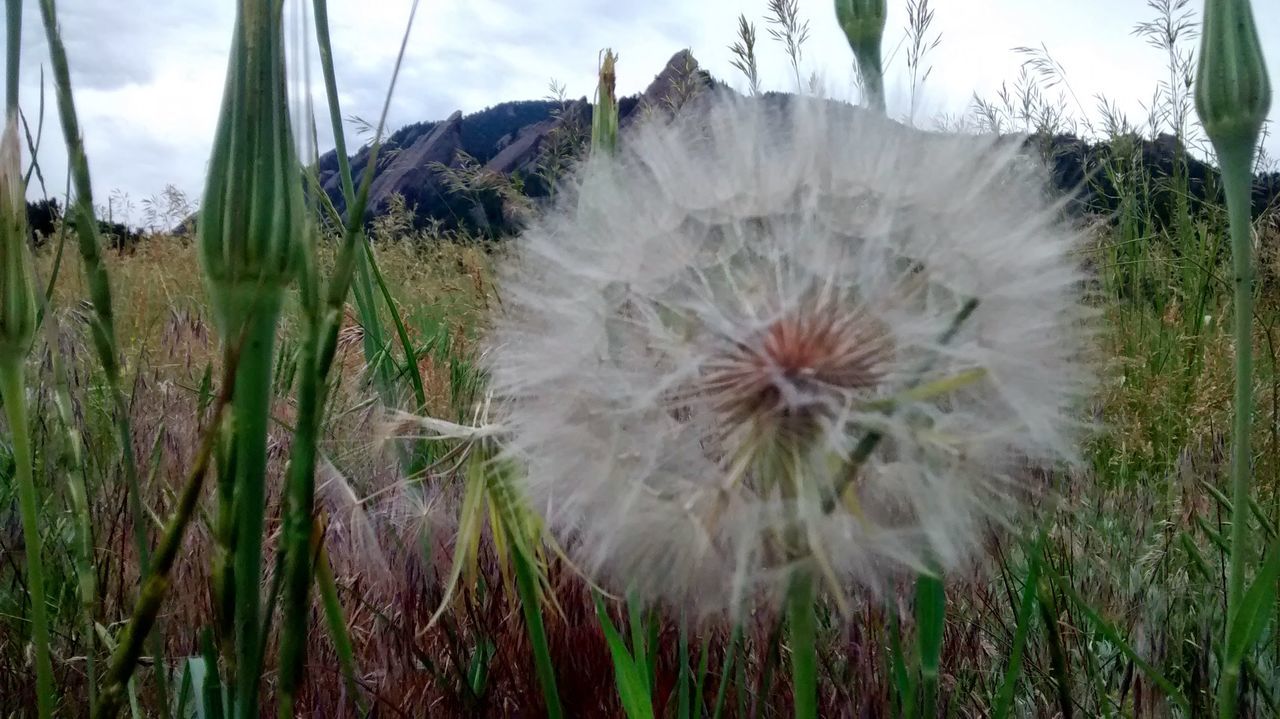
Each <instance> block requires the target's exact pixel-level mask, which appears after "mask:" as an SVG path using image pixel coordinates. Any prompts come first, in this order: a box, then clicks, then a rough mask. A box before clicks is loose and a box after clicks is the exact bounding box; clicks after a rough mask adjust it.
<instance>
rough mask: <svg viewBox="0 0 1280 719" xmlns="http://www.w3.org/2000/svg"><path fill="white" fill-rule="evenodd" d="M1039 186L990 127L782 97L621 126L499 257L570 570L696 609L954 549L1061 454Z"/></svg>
mask: <svg viewBox="0 0 1280 719" xmlns="http://www.w3.org/2000/svg"><path fill="white" fill-rule="evenodd" d="M1044 187H1045V183H1044V179H1043V176H1042V174H1041V171H1040V168H1039V167H1038V165H1037V164H1036V163H1034V162H1032V161H1031V160H1029V159H1028V158H1026V157H1025V155H1024V154H1023V152H1022V150H1021V148H1020V146H1019V144H1018V143H1013V142H1007V141H1005V142H1001V141H998V140H996V139H993V138H979V137H967V136H948V135H937V134H929V133H922V132H917V131H914V130H908V129H906V128H903V127H901V126H899V125H896V124H895V123H892V122H889V121H887V120H884V119H882V118H876V117H874V116H870V115H868V114H866V113H863V112H861V111H858V110H856V109H855V108H851V107H848V106H845V105H842V104H839V103H834V102H828V101H822V100H816V99H811V98H800V99H796V98H792V99H789V100H786V101H782V100H780V99H777V98H773V99H768V100H732V99H726V100H719V101H715V102H711V103H708V104H707V106H706V107H705V108H704V109H703V110H702V111H700V112H698V113H689V114H686V115H684V116H681V117H679V118H677V119H676V120H674V121H652V122H648V123H644V124H642V125H639V126H637V127H635V128H633V129H632V132H630V134H629V135H627V136H626V137H625V138H624V142H623V143H622V147H621V149H620V151H619V153H618V154H617V156H615V157H603V158H593V159H592V160H591V161H589V162H588V163H587V164H586V165H585V166H584V167H583V168H581V169H580V171H579V172H578V174H577V175H576V177H575V178H574V179H573V181H572V182H571V183H570V184H569V186H568V187H566V188H565V189H564V190H563V191H561V192H560V193H559V195H558V197H559V199H558V202H557V205H556V207H555V208H554V209H553V210H552V211H550V212H549V213H548V214H547V215H546V216H545V217H544V218H542V219H541V220H539V221H538V222H537V223H535V224H534V225H533V226H532V227H531V228H530V229H529V230H527V231H526V232H525V233H524V235H522V237H521V238H520V239H519V240H518V241H517V242H516V245H515V247H514V248H513V249H512V251H511V253H510V256H509V257H507V258H506V260H505V262H504V264H503V267H502V269H501V270H500V272H501V276H500V281H501V287H502V295H503V305H504V311H503V312H502V314H501V316H500V317H499V318H498V320H497V321H496V326H495V328H494V331H493V334H492V336H491V338H490V343H491V344H490V347H489V348H488V351H487V353H486V357H487V360H486V361H487V365H488V369H489V371H490V375H491V388H492V390H493V393H494V396H495V397H496V398H497V400H498V401H499V403H500V407H501V409H500V410H499V413H498V414H499V416H500V423H501V425H502V426H503V427H504V429H505V430H506V432H507V433H508V435H509V436H508V442H507V445H508V452H509V453H510V455H511V456H512V457H513V458H515V459H516V460H518V461H519V462H520V463H521V464H522V466H523V468H524V470H525V476H524V479H523V481H522V486H523V487H524V489H525V491H526V494H527V495H528V497H529V498H530V500H531V501H532V502H534V504H535V506H536V507H537V508H538V509H539V510H540V511H541V512H542V513H543V515H544V516H545V517H546V519H547V526H548V527H549V528H550V529H551V531H553V532H555V533H556V535H557V537H558V538H559V540H560V541H561V542H562V543H563V544H564V545H565V546H566V547H567V548H568V549H569V550H570V551H571V552H572V553H573V554H574V556H575V557H576V558H578V559H580V560H581V563H582V565H583V566H585V567H586V568H587V569H588V570H589V571H591V572H593V573H594V575H595V576H596V577H597V578H598V579H599V580H600V581H604V582H609V583H611V584H612V585H613V588H615V589H618V590H619V591H631V592H634V593H636V594H638V595H639V596H642V597H645V598H649V599H653V600H665V601H669V602H672V603H677V604H679V605H681V606H685V607H691V608H696V609H701V610H704V611H720V610H725V609H736V608H739V607H741V605H742V604H743V603H744V602H748V601H750V602H756V601H762V602H771V601H775V600H777V599H778V598H779V597H780V596H781V593H782V592H783V591H784V590H785V586H786V581H787V577H788V576H789V575H790V573H791V572H792V571H794V569H796V568H797V567H804V568H806V569H807V570H808V571H812V572H814V573H815V574H816V575H818V576H821V577H822V578H823V579H824V582H823V584H824V586H825V587H826V588H827V589H828V590H829V591H831V592H832V593H834V594H837V595H838V594H840V593H843V592H848V591H853V590H855V589H856V588H858V587H863V588H870V589H872V590H875V589H879V588H883V587H884V586H886V584H887V583H888V582H890V581H892V579H893V578H894V577H896V576H898V575H899V574H900V573H902V572H904V571H920V570H923V569H926V568H929V569H941V570H947V569H950V568H953V567H955V566H957V565H958V564H960V563H962V562H964V561H966V560H967V559H968V558H969V557H971V556H972V554H973V551H974V549H975V548H976V547H977V546H978V545H979V544H980V542H981V541H982V538H983V535H984V532H985V531H986V528H987V527H988V526H989V525H990V524H991V522H993V521H995V522H1000V521H1004V520H1006V519H1008V518H1009V517H1011V516H1012V515H1013V512H1014V511H1015V510H1016V509H1017V507H1018V505H1019V501H1018V500H1019V498H1020V497H1021V496H1023V495H1025V494H1026V492H1027V490H1028V489H1029V488H1030V485H1031V479H1030V478H1031V477H1032V471H1031V470H1032V469H1033V468H1036V467H1044V466H1049V465H1052V464H1054V463H1067V464H1070V463H1072V462H1074V461H1075V460H1076V454H1075V452H1074V447H1075V446H1076V444H1077V441H1078V438H1079V434H1080V429H1081V424H1080V423H1079V421H1078V412H1077V409H1078V408H1079V406H1080V404H1081V400H1082V399H1083V397H1084V396H1085V393H1086V391H1087V390H1088V387H1089V378H1090V373H1089V369H1088V365H1087V363H1085V362H1084V361H1083V357H1084V347H1086V346H1087V340H1088V326H1089V322H1088V311H1087V310H1086V309H1085V305H1084V302H1083V298H1082V292H1083V290H1082V287H1083V282H1082V280H1083V277H1082V274H1081V271H1080V269H1079V266H1078V263H1077V262H1076V261H1075V259H1074V258H1073V256H1072V252H1073V250H1074V249H1075V247H1076V246H1077V241H1078V235H1077V233H1076V232H1075V231H1073V230H1072V229H1071V228H1069V227H1068V226H1066V225H1065V224H1063V223H1062V222H1061V221H1060V219H1059V216H1058V213H1057V211H1056V208H1055V207H1054V206H1053V205H1052V204H1051V202H1050V201H1049V200H1048V199H1047V198H1046V195H1045V193H1044ZM872 437H873V438H874V439H869V438H872ZM868 443H870V446H869V447H868V446H867V445H868Z"/></svg>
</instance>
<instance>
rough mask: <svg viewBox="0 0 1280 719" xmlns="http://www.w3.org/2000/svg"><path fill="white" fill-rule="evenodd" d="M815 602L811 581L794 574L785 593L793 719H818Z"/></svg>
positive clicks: (801, 572) (808, 578) (805, 576)
mask: <svg viewBox="0 0 1280 719" xmlns="http://www.w3.org/2000/svg"><path fill="white" fill-rule="evenodd" d="M814 601H815V597H814V591H813V577H811V576H809V573H808V572H807V571H805V570H803V569H802V570H800V571H798V572H797V573H796V576H795V578H794V579H793V580H792V583H791V588H790V590H789V591H788V592H787V621H788V623H789V625H790V630H791V676H792V680H793V681H792V683H793V687H792V692H793V694H794V696H795V716H796V719H817V716H818V648H817V645H816V643H815V636H816V634H817V622H818V619H817V613H816V612H815V608H814Z"/></svg>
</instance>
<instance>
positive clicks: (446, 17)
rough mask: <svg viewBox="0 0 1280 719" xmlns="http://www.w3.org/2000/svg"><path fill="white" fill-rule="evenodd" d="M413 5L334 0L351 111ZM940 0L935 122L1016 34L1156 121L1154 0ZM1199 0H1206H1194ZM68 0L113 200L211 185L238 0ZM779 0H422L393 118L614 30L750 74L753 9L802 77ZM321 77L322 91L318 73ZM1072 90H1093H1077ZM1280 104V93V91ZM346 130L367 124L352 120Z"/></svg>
mask: <svg viewBox="0 0 1280 719" xmlns="http://www.w3.org/2000/svg"><path fill="white" fill-rule="evenodd" d="M288 2H289V3H290V4H291V5H293V6H300V5H306V6H310V2H305V3H299V1H298V0H288ZM410 5H411V0H329V6H330V20H331V27H332V36H333V42H334V45H335V54H336V62H337V72H338V83H339V87H340V91H341V100H342V103H343V112H344V114H345V115H348V116H351V115H354V116H360V117H364V118H368V119H370V120H374V119H376V117H377V115H378V113H379V111H380V108H381V104H382V99H383V97H384V94H385V92H386V87H387V82H388V80H389V78H390V76H391V70H392V66H393V64H394V61H395V55H396V51H397V50H398V47H399V43H400V39H401V36H402V34H403V31H404V27H405V23H406V20H407V19H408V16H409V9H410ZM798 5H799V10H800V15H801V17H802V19H803V20H806V21H808V23H809V26H810V39H809V41H808V42H807V43H806V44H805V45H804V47H803V59H802V72H803V73H804V74H805V75H806V76H808V75H809V74H810V73H815V72H816V73H818V74H819V75H820V76H821V77H822V78H823V82H824V85H825V86H826V89H827V91H828V92H829V93H831V94H834V95H837V96H845V97H854V96H855V95H854V90H853V89H852V88H853V83H852V78H853V72H852V66H851V56H850V53H849V50H848V47H847V45H846V44H845V42H844V39H843V36H842V35H841V34H840V32H839V30H838V28H837V27H836V25H835V21H834V10H833V6H832V3H831V0H798ZM889 5H890V8H891V11H890V17H889V23H888V25H889V26H888V29H887V31H886V41H885V54H886V56H891V59H890V64H889V67H888V68H887V74H888V75H889V78H888V81H887V84H888V92H889V94H890V103H891V110H895V109H896V112H897V113H898V114H905V113H906V112H907V111H908V107H909V104H910V103H909V100H908V97H909V94H908V92H907V89H908V87H909V82H908V81H907V79H906V78H907V74H906V62H905V47H899V45H900V41H901V40H902V38H903V36H904V32H905V26H906V23H907V18H906V0H890V2H889ZM930 5H931V6H932V8H933V11H934V19H933V33H932V34H940V35H941V42H940V44H939V45H938V46H937V48H936V49H934V50H933V51H932V52H931V53H930V54H929V55H928V56H927V57H926V60H925V64H926V65H931V66H932V68H933V71H932V74H931V75H930V77H929V79H928V82H927V84H926V85H925V86H924V92H923V99H922V101H920V103H919V106H920V109H919V110H918V111H917V121H918V122H919V123H920V124H930V123H931V122H932V119H933V118H934V117H936V116H939V115H941V114H944V113H946V114H951V115H956V114H959V113H963V112H965V111H966V110H967V108H968V106H969V104H970V100H971V98H972V97H973V95H974V93H975V92H976V93H978V94H979V95H981V96H984V97H993V96H994V94H995V91H996V90H997V89H998V88H999V86H1000V84H1001V82H1002V81H1007V82H1009V83H1011V84H1012V82H1013V81H1014V80H1015V79H1016V78H1017V76H1018V70H1019V67H1020V64H1021V62H1022V60H1023V58H1022V57H1021V56H1019V55H1018V54H1017V53H1015V52H1013V51H1012V49H1013V48H1014V47H1017V46H1039V45H1041V44H1043V45H1044V46H1045V47H1046V48H1047V49H1048V51H1049V52H1050V53H1051V54H1052V56H1053V57H1054V59H1055V60H1057V61H1058V63H1059V64H1060V65H1061V66H1062V67H1063V69H1064V70H1065V73H1066V77H1067V80H1068V81H1069V83H1070V90H1071V91H1072V94H1073V96H1074V97H1075V98H1078V99H1079V105H1080V106H1083V108H1084V110H1086V111H1088V112H1091V113H1092V112H1093V110H1094V107H1095V106H1096V100H1095V97H1096V96H1097V95H1099V94H1101V95H1105V96H1106V97H1107V98H1110V99H1112V100H1114V101H1115V103H1116V104H1117V105H1118V106H1119V107H1120V108H1121V109H1122V110H1123V111H1124V112H1125V113H1127V115H1128V116H1129V118H1130V120H1132V121H1134V122H1135V123H1145V122H1146V118H1147V115H1148V113H1147V111H1146V110H1145V109H1144V105H1149V104H1150V100H1151V97H1152V95H1153V93H1154V92H1155V91H1156V89H1157V86H1158V84H1159V83H1160V82H1161V81H1162V80H1164V79H1167V77H1168V73H1167V71H1166V69H1165V67H1166V65H1165V60H1166V58H1165V55H1164V53H1163V51H1161V50H1158V49H1155V48H1152V47H1150V46H1148V45H1147V44H1146V43H1145V42H1144V40H1142V39H1140V38H1135V37H1134V36H1133V34H1132V31H1133V29H1134V26H1135V25H1137V24H1138V23H1139V22H1142V21H1145V20H1151V19H1154V18H1155V16H1156V13H1155V11H1153V9H1152V8H1151V7H1149V6H1148V3H1147V2H1146V0H1034V1H1033V0H932V2H930ZM1199 5H1200V2H1199V0H1191V2H1190V4H1189V5H1188V7H1190V8H1197V9H1198V7H1199ZM26 6H27V8H28V9H27V11H26V18H25V22H24V26H25V30H24V37H23V43H24V51H23V62H24V66H23V73H22V76H23V84H22V93H23V94H22V103H23V106H24V109H25V111H26V113H27V115H28V117H29V119H30V121H31V122H32V125H33V126H34V124H35V122H36V119H37V117H38V114H39V113H38V107H39V97H40V73H41V69H42V67H45V68H47V63H48V60H47V47H46V44H45V42H44V34H43V30H42V27H41V25H40V23H39V14H38V12H37V10H36V4H35V3H26ZM58 6H59V12H60V14H61V23H62V27H63V36H64V39H65V41H66V43H67V52H68V54H69V58H70V63H71V69H72V82H73V86H74V88H75V93H76V101H77V105H78V108H79V111H80V116H81V122H82V126H83V130H84V135H85V141H86V145H87V148H88V152H89V159H90V166H91V170H92V173H93V181H94V192H95V200H96V201H97V202H98V203H99V204H105V203H106V202H107V200H108V198H109V197H111V195H112V194H113V193H115V194H117V196H119V194H120V193H125V194H127V195H128V196H129V197H130V199H131V200H132V201H133V202H134V203H135V205H137V204H139V203H140V202H141V200H142V199H143V198H146V197H150V196H152V195H154V194H156V193H157V192H159V191H160V190H162V189H163V188H164V187H165V186H166V185H170V184H172V185H174V186H176V187H178V188H179V189H181V190H183V191H184V192H186V193H188V194H190V195H191V196H193V197H196V196H198V195H199V192H200V190H201V186H202V177H203V173H204V168H205V165H206V162H207V159H208V153H209V146H210V141H211V137H212V135H213V131H214V125H215V122H216V116H217V108H218V104H219V100H220V96H221V90H222V84H223V75H224V72H225V68H226V53H227V50H228V47H229V45H230V37H231V26H232V22H233V19H234V6H235V3H234V2H233V0H162V1H161V2H154V1H153V0H112V1H110V2H105V1H103V0H61V1H60V2H59V3H58ZM766 8H767V0H698V1H695V2H689V1H688V0H638V1H636V2H627V1H623V2H619V1H618V0H423V2H422V4H421V7H420V10H419V12H418V16H417V20H416V23H415V24H414V26H413V29H412V32H411V34H410V36H409V44H408V51H407V53H406V56H405V62H404V67H403V70H402V72H401V75H400V80H399V84H398V86H397V89H396V94H395V97H394V99H393V103H392V108H391V114H390V119H389V124H390V126H391V127H393V128H394V127H398V126H400V125H404V124H407V123H410V122H416V121H420V120H429V119H439V118H442V117H445V116H447V115H448V114H449V113H451V112H453V111H454V110H462V111H463V112H473V111H476V110H480V109H483V108H484V107H486V106H488V105H492V104H496V103H498V102H502V101H505V100H516V99H534V98H540V97H543V96H545V95H547V94H548V86H549V84H550V82H551V81H552V80H555V81H556V82H558V83H560V84H562V85H563V86H564V87H565V88H566V91H567V93H568V95H569V96H570V97H581V96H586V95H589V94H590V93H592V92H593V89H594V86H595V69H596V62H597V57H598V53H599V51H600V49H601V48H604V47H612V48H613V49H614V50H615V51H616V52H618V53H619V55H620V58H621V59H620V62H619V66H618V85H619V87H618V90H619V92H620V93H621V94H630V93H634V92H638V91H640V90H642V89H643V88H644V87H645V85H647V84H648V83H649V82H650V81H651V80H652V79H653V76H654V75H655V74H656V73H657V72H658V71H660V70H661V69H662V66H663V64H664V63H665V62H666V60H667V59H668V58H669V57H670V56H671V55H672V53H674V52H675V51H677V50H679V49H681V48H685V47H688V48H691V49H692V50H693V53H694V56H695V57H696V58H697V59H698V60H699V62H700V63H701V64H702V65H703V66H704V67H705V68H707V69H709V70H710V71H711V72H712V73H713V74H714V75H715V76H717V77H719V78H721V79H724V80H726V81H728V82H730V83H731V84H734V85H737V86H740V87H741V86H743V85H744V84H745V82H744V80H743V79H742V78H741V76H740V75H739V74H738V73H737V71H735V70H734V69H733V68H732V67H731V65H730V60H731V57H732V56H731V55H730V53H729V51H728V49H727V48H728V46H729V45H730V44H731V43H732V42H733V41H734V39H735V34H736V32H737V17H738V15H739V14H745V15H746V16H747V17H748V19H750V20H752V21H753V22H755V23H756V25H757V27H758V32H757V36H758V40H757V54H758V57H759V60H760V65H761V71H762V75H763V79H764V84H765V85H766V87H770V88H774V89H791V87H792V86H793V85H794V80H793V79H792V75H791V69H790V66H789V64H788V60H787V58H786V56H785V54H784V52H783V49H782V46H781V45H779V44H778V43H777V42H774V41H773V40H771V39H770V37H769V34H768V32H767V29H766V28H767V23H766V22H765V19H764V15H765V11H766ZM1254 11H1255V13H1256V18H1257V21H1258V25H1259V32H1260V34H1261V36H1262V38H1263V40H1264V43H1265V44H1266V47H1265V51H1266V54H1267V57H1268V60H1269V67H1270V71H1271V77H1272V78H1274V79H1273V84H1280V2H1272V1H1270V0H1262V1H1261V2H1255V3H1254ZM297 26H298V27H302V25H297ZM895 48H897V50H896V53H895ZM312 67H313V68H315V67H317V66H316V65H315V64H314V63H313V64H312ZM313 74H316V75H318V71H317V72H315V73H313ZM315 87H316V91H317V95H316V97H317V99H318V100H319V101H322V99H323V92H322V89H321V87H320V86H319V84H318V81H317V83H316V85H315ZM1055 92H1057V90H1055ZM46 96H47V98H48V107H47V108H46V111H45V125H44V129H45V132H44V137H43V143H42V145H41V152H40V161H41V165H42V167H43V170H44V177H45V180H46V183H47V185H46V186H47V189H48V192H49V193H50V194H51V195H57V194H61V193H62V192H63V186H64V183H65V172H64V171H63V169H62V168H63V167H64V165H65V161H66V160H65V157H66V155H65V150H64V149H63V147H62V143H61V134H60V131H59V129H58V124H57V118H56V114H55V113H56V109H55V107H54V105H53V99H52V98H53V94H52V90H51V89H50V91H49V92H48V93H47V95H46ZM1067 100H1068V104H1069V105H1070V106H1071V107H1073V108H1074V107H1077V103H1076V101H1075V100H1073V99H1072V97H1071V96H1068V98H1067ZM1275 105H1276V106H1277V107H1278V108H1280V102H1278V103H1275ZM1277 117H1280V110H1273V112H1272V115H1271V118H1272V120H1275V119H1276V118H1277ZM322 124H323V125H326V126H327V122H324V123H322ZM1277 128H1280V125H1277ZM353 131H355V128H354V127H349V128H348V132H349V133H351V132H353ZM1277 135H1278V137H1273V138H1271V139H1270V140H1269V142H1268V145H1267V147H1268V150H1269V152H1270V153H1271V154H1272V155H1274V156H1280V129H1278V130H1277ZM348 141H349V142H350V143H352V144H353V145H354V144H359V143H360V142H361V141H363V140H359V139H356V138H355V137H352V136H351V135H349V140H348ZM320 142H321V145H322V146H323V147H322V149H328V146H329V145H330V142H331V141H330V136H329V133H327V132H322V136H321V140H320ZM33 184H35V183H33ZM40 192H41V190H40V187H39V186H38V185H36V186H35V187H32V188H31V194H32V195H34V196H39V194H40ZM134 212H135V215H134V217H133V219H134V220H135V221H137V222H141V217H140V211H139V210H137V209H135V210H134Z"/></svg>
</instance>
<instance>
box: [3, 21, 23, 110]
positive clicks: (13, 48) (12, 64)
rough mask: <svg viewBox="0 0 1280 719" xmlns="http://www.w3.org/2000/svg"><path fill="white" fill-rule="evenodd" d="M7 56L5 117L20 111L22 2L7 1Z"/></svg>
mask: <svg viewBox="0 0 1280 719" xmlns="http://www.w3.org/2000/svg"><path fill="white" fill-rule="evenodd" d="M4 9H5V22H6V24H5V29H6V32H5V40H6V41H7V42H8V45H7V47H8V53H7V54H6V58H5V59H6V61H7V63H6V65H5V68H6V70H7V72H6V74H5V85H4V89H5V93H4V109H5V117H6V118H8V116H9V114H10V113H12V112H14V111H15V110H17V109H18V61H19V59H20V56H21V54H22V0H5V3H4Z"/></svg>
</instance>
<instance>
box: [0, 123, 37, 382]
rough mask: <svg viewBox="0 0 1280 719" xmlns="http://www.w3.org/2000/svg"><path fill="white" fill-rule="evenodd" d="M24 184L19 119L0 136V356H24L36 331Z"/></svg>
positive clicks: (33, 281)
mask: <svg viewBox="0 0 1280 719" xmlns="http://www.w3.org/2000/svg"><path fill="white" fill-rule="evenodd" d="M25 188H26V184H25V183H24V182H23V181H22V150H21V145H20V144H19V142H18V116H17V114H16V113H11V114H10V115H9V119H8V121H7V122H6V123H5V127H4V135H3V136H2V137H0V353H3V354H4V355H5V356H6V357H13V356H17V357H22V356H25V355H26V353H27V350H29V349H30V348H31V340H32V338H33V337H34V335H35V330H36V290H35V278H34V276H33V272H32V267H31V254H30V250H29V248H28V247H27V201H26V189H25Z"/></svg>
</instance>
